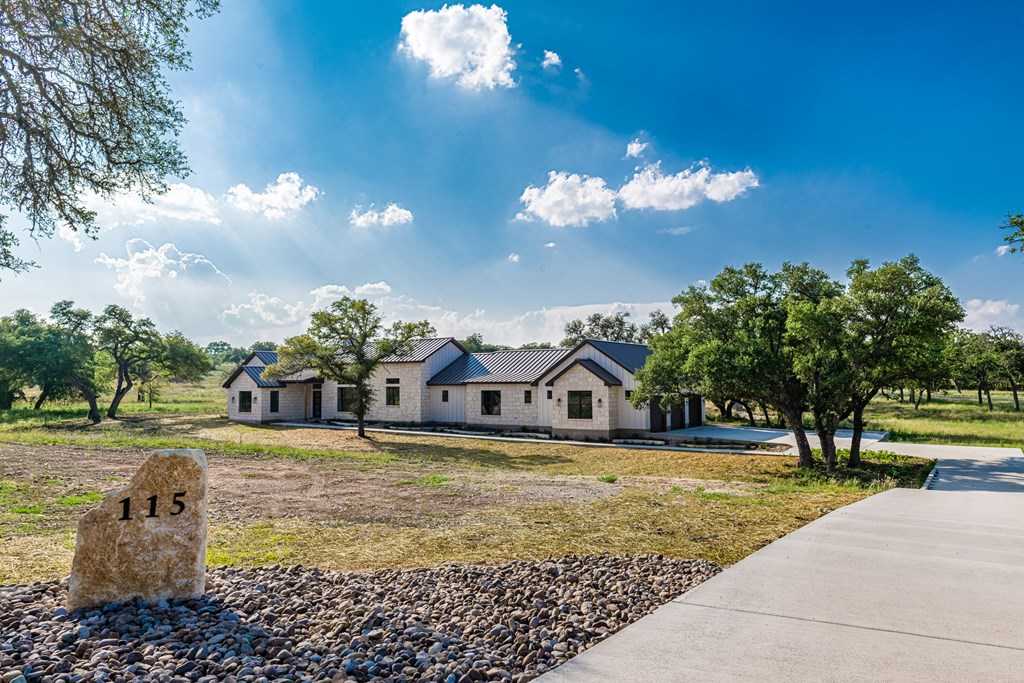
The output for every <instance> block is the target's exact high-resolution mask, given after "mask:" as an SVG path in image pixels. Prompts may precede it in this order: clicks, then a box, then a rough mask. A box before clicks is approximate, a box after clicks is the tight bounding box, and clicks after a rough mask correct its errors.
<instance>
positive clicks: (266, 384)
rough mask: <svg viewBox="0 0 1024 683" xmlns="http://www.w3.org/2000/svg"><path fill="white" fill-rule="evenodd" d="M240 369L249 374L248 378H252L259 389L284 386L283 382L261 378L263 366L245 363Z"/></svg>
mask: <svg viewBox="0 0 1024 683" xmlns="http://www.w3.org/2000/svg"><path fill="white" fill-rule="evenodd" d="M264 362H266V361H264ZM242 370H244V371H245V374H247V375H249V378H250V379H252V381H253V382H255V383H256V386H258V387H259V388H261V389H276V388H278V387H283V386H285V385H284V383H282V382H279V381H277V380H274V379H263V368H258V367H256V366H253V365H246V366H245V367H244V368H242Z"/></svg>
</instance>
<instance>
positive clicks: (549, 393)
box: [548, 389, 551, 401]
mask: <svg viewBox="0 0 1024 683" xmlns="http://www.w3.org/2000/svg"><path fill="white" fill-rule="evenodd" d="M548 400H549V401H550V400H551V390H550V389H548Z"/></svg>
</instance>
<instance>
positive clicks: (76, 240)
mask: <svg viewBox="0 0 1024 683" xmlns="http://www.w3.org/2000/svg"><path fill="white" fill-rule="evenodd" d="M57 237H59V238H61V239H62V240H64V241H65V242H67V243H68V244H70V245H71V248H72V249H74V250H75V252H76V253H77V252H80V251H82V246H83V244H82V233H80V232H78V231H77V230H72V229H71V227H70V226H68V225H67V223H61V224H60V225H59V226H58V227H57Z"/></svg>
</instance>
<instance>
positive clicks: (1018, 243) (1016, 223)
mask: <svg viewBox="0 0 1024 683" xmlns="http://www.w3.org/2000/svg"><path fill="white" fill-rule="evenodd" d="M1002 228H1003V230H1006V235H1004V237H1003V239H1004V240H1005V241H1006V243H1007V244H1008V245H1010V251H1011V252H1013V253H1018V254H1021V253H1024V213H1016V214H1011V215H1009V216H1007V217H1006V223H1005V224H1003V226H1002Z"/></svg>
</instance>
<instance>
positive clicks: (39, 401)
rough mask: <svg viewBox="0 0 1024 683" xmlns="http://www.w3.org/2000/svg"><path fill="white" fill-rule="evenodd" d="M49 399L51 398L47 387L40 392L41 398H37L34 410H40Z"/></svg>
mask: <svg viewBox="0 0 1024 683" xmlns="http://www.w3.org/2000/svg"><path fill="white" fill-rule="evenodd" d="M48 398H50V392H49V390H48V389H47V388H46V387H43V389H42V391H40V392H39V396H38V397H36V404H35V405H34V406H32V410H40V409H41V408H42V407H43V404H44V403H46V399H48Z"/></svg>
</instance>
